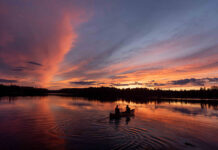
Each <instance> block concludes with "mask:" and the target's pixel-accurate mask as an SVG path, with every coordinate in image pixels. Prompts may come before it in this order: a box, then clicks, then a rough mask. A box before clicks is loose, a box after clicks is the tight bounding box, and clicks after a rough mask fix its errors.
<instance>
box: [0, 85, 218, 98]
mask: <svg viewBox="0 0 218 150" xmlns="http://www.w3.org/2000/svg"><path fill="white" fill-rule="evenodd" d="M51 93H53V94H58V95H65V96H77V97H89V98H93V99H105V100H107V99H108V100H109V99H110V100H117V99H126V100H144V99H148V98H150V99H160V98H202V99H207V98H210V99H216V98H218V87H212V88H208V89H206V88H201V89H200V90H180V91H176V90H161V89H147V88H132V89H130V88H127V89H117V88H113V87H96V88H94V87H91V88H66V89H60V90H48V89H44V88H34V87H23V86H15V85H10V86H6V85H0V95H1V96H12V95H47V94H51Z"/></svg>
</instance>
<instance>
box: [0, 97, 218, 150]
mask: <svg viewBox="0 0 218 150" xmlns="http://www.w3.org/2000/svg"><path fill="white" fill-rule="evenodd" d="M127 104H128V105H129V106H130V107H131V108H133V109H135V117H124V118H120V119H115V120H110V119H109V113H110V112H113V111H114V108H115V106H116V105H119V107H120V108H121V111H124V110H125V107H126V105H127ZM202 106H203V107H202ZM217 124H218V111H217V109H216V107H211V105H210V106H209V105H208V104H206V105H205V103H203V104H201V103H184V102H177V101H171V102H168V101H165V102H159V101H149V102H146V103H135V102H127V101H122V100H119V101H115V102H101V101H97V100H96V101H89V100H87V99H85V98H70V97H58V96H48V97H14V98H8V97H4V98H1V100H0V147H1V149H6V150H7V149H16V150H17V149H188V148H189V149H218V136H217V135H218V126H217Z"/></svg>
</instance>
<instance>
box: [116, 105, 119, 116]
mask: <svg viewBox="0 0 218 150" xmlns="http://www.w3.org/2000/svg"><path fill="white" fill-rule="evenodd" d="M119 114H120V109H119V108H118V105H117V106H116V108H115V115H119Z"/></svg>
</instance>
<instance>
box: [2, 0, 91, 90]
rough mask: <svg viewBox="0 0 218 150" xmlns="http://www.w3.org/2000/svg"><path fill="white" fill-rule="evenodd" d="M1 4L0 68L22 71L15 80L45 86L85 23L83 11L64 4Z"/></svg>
mask: <svg viewBox="0 0 218 150" xmlns="http://www.w3.org/2000/svg"><path fill="white" fill-rule="evenodd" d="M0 3H1V8H2V9H0V10H1V11H0V20H1V22H2V23H1V25H0V60H1V62H2V64H0V65H8V66H10V68H15V67H23V68H24V69H23V70H22V71H23V75H24V76H17V75H16V77H17V78H18V80H24V79H23V78H26V79H25V80H27V82H28V81H29V82H32V81H36V82H37V83H38V84H40V85H42V86H46V85H47V84H48V83H49V81H51V80H52V78H53V76H54V74H55V73H56V72H57V70H58V65H59V63H60V62H61V61H62V60H63V59H64V56H65V55H66V53H68V52H69V50H70V49H71V48H72V47H73V45H74V43H75V40H76V38H77V36H78V35H77V33H76V32H75V28H76V27H77V26H78V25H79V24H80V23H82V22H83V21H85V20H86V19H87V16H86V14H85V11H84V9H82V8H80V7H79V6H77V5H76V3H75V2H72V1H71V2H69V1H64V0H63V1H58V0H53V1H50V0H37V1H26V0H23V1H19V2H17V1H3V2H0ZM30 61H32V62H35V63H38V64H41V66H36V65H33V64H29V63H27V62H30ZM1 62H0V63H1ZM8 75H9V76H15V73H8Z"/></svg>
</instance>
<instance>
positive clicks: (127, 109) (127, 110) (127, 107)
mask: <svg viewBox="0 0 218 150" xmlns="http://www.w3.org/2000/svg"><path fill="white" fill-rule="evenodd" d="M126 112H127V113H130V108H129V106H128V105H126Z"/></svg>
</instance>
